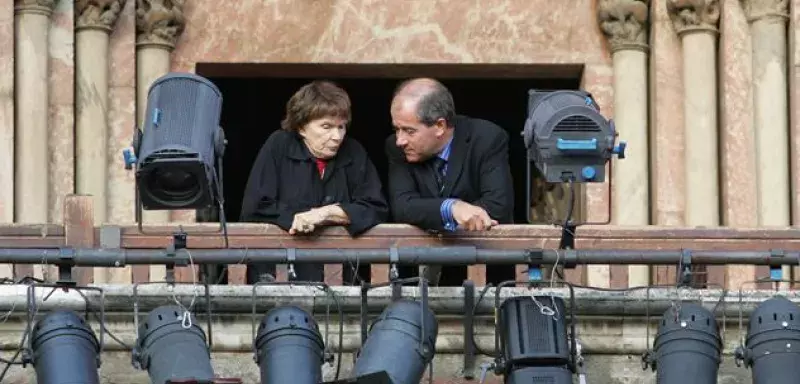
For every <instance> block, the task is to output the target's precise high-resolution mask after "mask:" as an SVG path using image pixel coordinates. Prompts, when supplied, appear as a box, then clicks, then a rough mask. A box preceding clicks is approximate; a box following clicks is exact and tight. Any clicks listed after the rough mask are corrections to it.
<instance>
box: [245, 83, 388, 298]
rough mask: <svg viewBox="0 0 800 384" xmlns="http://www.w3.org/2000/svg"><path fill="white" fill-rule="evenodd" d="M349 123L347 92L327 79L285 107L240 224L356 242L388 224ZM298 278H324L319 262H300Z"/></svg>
mask: <svg viewBox="0 0 800 384" xmlns="http://www.w3.org/2000/svg"><path fill="white" fill-rule="evenodd" d="M349 122H350V98H349V96H348V95H347V92H345V91H344V90H343V89H341V88H339V87H338V86H336V85H335V84H333V83H331V82H327V81H315V82H312V83H310V84H307V85H305V86H303V87H302V88H300V89H299V90H298V91H297V92H296V93H295V94H294V95H293V96H292V97H291V98H290V99H289V102H288V103H287V104H286V116H285V118H284V119H283V121H282V122H281V128H282V129H281V130H278V131H275V132H274V133H273V134H272V135H270V137H269V138H268V139H267V141H266V143H264V146H263V147H261V151H260V152H259V154H258V157H257V158H256V161H255V163H254V164H253V169H252V170H251V172H250V178H249V179H248V181H247V187H246V188H245V193H244V199H243V201H242V213H241V218H240V221H244V222H264V223H271V224H275V225H277V226H279V227H281V228H282V229H284V230H286V231H288V232H289V234H291V235H304V234H310V233H312V232H314V231H315V230H316V229H318V228H320V227H323V226H328V225H341V226H344V228H345V229H346V230H347V232H348V233H349V234H350V235H351V236H357V235H359V234H361V233H363V232H365V231H367V230H368V229H370V228H372V227H373V226H375V225H377V224H380V223H381V222H383V221H385V220H386V218H387V216H388V211H389V209H388V205H387V203H386V200H385V199H384V196H383V193H382V190H381V182H380V179H379V178H378V174H377V172H376V170H375V166H374V165H373V164H372V162H371V161H370V159H369V157H368V156H367V152H366V151H365V150H364V147H362V146H361V144H359V143H358V142H356V141H355V140H354V139H352V138H349V137H347V136H346V132H347V125H348V123H349ZM349 268H350V267H345V271H349ZM274 271H275V266H274V265H265V264H259V265H248V273H247V280H248V283H250V284H252V283H253V282H255V281H259V280H263V279H264V278H268V275H267V274H272V275H273V276H274V274H275V272H274ZM295 272H296V273H297V280H309V281H322V280H323V266H322V265H321V264H320V265H310V264H297V265H295Z"/></svg>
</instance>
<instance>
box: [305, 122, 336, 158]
mask: <svg viewBox="0 0 800 384" xmlns="http://www.w3.org/2000/svg"><path fill="white" fill-rule="evenodd" d="M346 132H347V120H344V119H341V118H338V117H324V118H321V119H316V120H311V121H310V122H309V123H308V124H306V125H305V126H304V127H303V128H300V130H299V131H298V133H299V134H300V136H302V137H303V142H305V144H306V147H308V151H309V152H311V154H312V155H313V156H314V157H316V158H318V159H330V158H332V157H334V156H336V152H338V151H339V147H340V146H341V145H342V141H344V135H345V133H346Z"/></svg>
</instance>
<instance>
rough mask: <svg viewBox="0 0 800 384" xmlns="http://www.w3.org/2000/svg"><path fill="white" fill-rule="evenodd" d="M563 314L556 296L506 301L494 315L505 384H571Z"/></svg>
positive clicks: (569, 359)
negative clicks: (539, 383) (496, 320)
mask: <svg viewBox="0 0 800 384" xmlns="http://www.w3.org/2000/svg"><path fill="white" fill-rule="evenodd" d="M567 318H568V316H567V311H566V309H565V305H564V299H562V298H561V297H558V296H535V297H531V296H518V297H512V298H509V299H506V300H505V301H504V302H503V304H502V305H501V306H500V309H499V312H498V331H499V337H500V353H501V356H502V360H501V361H502V364H500V366H501V368H500V369H499V372H497V373H499V374H502V375H503V376H505V383H506V384H514V383H516V384H522V383H533V382H536V383H538V382H547V383H552V384H571V383H572V375H573V372H572V370H571V368H570V365H571V364H572V360H573V359H572V350H571V348H570V343H569V338H568V333H567V326H568V322H567Z"/></svg>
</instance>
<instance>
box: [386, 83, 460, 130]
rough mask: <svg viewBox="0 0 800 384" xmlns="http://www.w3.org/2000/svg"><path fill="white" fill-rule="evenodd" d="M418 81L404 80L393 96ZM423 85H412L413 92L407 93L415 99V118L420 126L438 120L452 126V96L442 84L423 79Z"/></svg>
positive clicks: (431, 123) (453, 107)
mask: <svg viewBox="0 0 800 384" xmlns="http://www.w3.org/2000/svg"><path fill="white" fill-rule="evenodd" d="M419 80H420V79H412V80H406V81H404V82H403V83H401V84H400V85H399V86H398V87H397V89H396V90H395V96H396V95H397V94H398V93H401V92H403V91H404V90H406V88H407V87H408V86H409V85H410V84H411V83H412V82H416V81H419ZM424 80H425V83H424V85H421V84H414V85H412V86H413V87H415V88H414V90H413V91H412V92H409V95H410V96H412V97H417V99H418V100H419V101H418V102H417V118H418V119H419V121H420V122H421V123H422V124H425V125H427V126H431V125H433V124H436V121H438V120H439V119H444V120H445V121H446V122H447V125H449V126H450V125H452V123H453V119H454V118H455V116H456V106H455V102H453V95H452V94H451V93H450V90H448V89H447V87H445V86H444V85H443V84H442V83H440V82H438V81H436V80H433V79H424Z"/></svg>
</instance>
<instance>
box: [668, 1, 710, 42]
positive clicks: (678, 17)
mask: <svg viewBox="0 0 800 384" xmlns="http://www.w3.org/2000/svg"><path fill="white" fill-rule="evenodd" d="M667 12H668V13H669V17H670V19H671V20H672V24H673V25H674V26H675V30H676V31H677V32H678V34H683V33H686V32H692V31H711V32H717V30H718V29H717V28H718V26H719V16H720V7H719V0H667Z"/></svg>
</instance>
